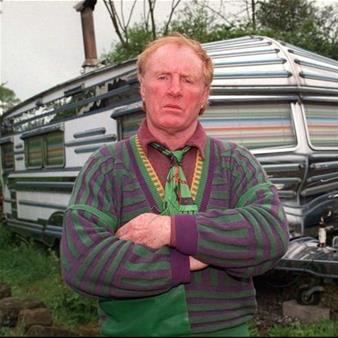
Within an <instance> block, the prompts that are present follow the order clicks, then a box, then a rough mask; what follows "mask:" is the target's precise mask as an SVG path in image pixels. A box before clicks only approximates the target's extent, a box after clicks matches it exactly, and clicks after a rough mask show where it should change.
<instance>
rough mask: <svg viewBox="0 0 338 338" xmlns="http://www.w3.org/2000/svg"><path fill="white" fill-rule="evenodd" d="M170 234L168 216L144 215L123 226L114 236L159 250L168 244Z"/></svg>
mask: <svg viewBox="0 0 338 338" xmlns="http://www.w3.org/2000/svg"><path fill="white" fill-rule="evenodd" d="M170 233H171V221H170V216H162V215H156V214H152V213H145V214H141V215H138V216H136V217H135V218H133V219H132V220H130V221H129V222H128V223H126V224H124V225H123V226H122V227H121V228H120V229H118V230H117V232H116V236H117V237H118V238H119V239H124V240H130V241H132V242H134V243H136V244H142V245H145V246H147V247H149V248H152V249H159V248H161V247H162V246H165V245H169V244H170Z"/></svg>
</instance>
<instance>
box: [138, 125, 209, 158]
mask: <svg viewBox="0 0 338 338" xmlns="http://www.w3.org/2000/svg"><path fill="white" fill-rule="evenodd" d="M137 136H138V138H139V141H140V143H141V145H142V148H143V150H144V152H145V154H146V155H147V154H148V146H149V145H150V143H153V142H158V140H157V139H156V138H155V137H154V136H153V134H152V133H151V132H150V131H149V129H148V126H147V122H146V120H144V121H143V122H142V123H141V125H140V128H139V129H138V131H137ZM206 139H207V135H206V133H205V131H204V129H203V127H202V125H201V123H200V122H198V124H197V128H196V130H195V132H194V134H193V135H192V136H191V138H190V139H189V140H188V142H187V144H186V145H189V146H191V147H196V148H197V149H198V150H199V151H200V154H201V156H202V157H203V158H204V147H205V142H206ZM164 145H165V146H166V144H164Z"/></svg>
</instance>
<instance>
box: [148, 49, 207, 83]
mask: <svg viewBox="0 0 338 338" xmlns="http://www.w3.org/2000/svg"><path fill="white" fill-rule="evenodd" d="M147 72H151V73H154V72H156V73H158V72H175V73H182V74H189V75H195V76H197V77H200V76H203V62H202V60H201V59H200V57H199V56H198V55H197V53H196V52H195V51H194V50H193V49H192V48H191V47H189V46H186V45H178V44H174V43H170V44H166V45H163V46H160V47H158V48H157V49H156V50H154V51H153V52H152V53H151V54H150V55H149V57H148V59H147V61H146V63H145V68H144V74H145V73H147Z"/></svg>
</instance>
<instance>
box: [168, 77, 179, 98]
mask: <svg viewBox="0 0 338 338" xmlns="http://www.w3.org/2000/svg"><path fill="white" fill-rule="evenodd" d="M181 92H182V86H181V79H180V77H179V76H176V75H174V76H173V77H172V78H171V81H170V85H169V93H170V94H171V95H175V96H176V95H180V94H181Z"/></svg>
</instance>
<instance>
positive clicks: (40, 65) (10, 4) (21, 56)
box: [0, 0, 338, 101]
mask: <svg viewBox="0 0 338 338" xmlns="http://www.w3.org/2000/svg"><path fill="white" fill-rule="evenodd" d="M157 1H158V7H157V12H156V19H157V18H161V17H163V18H164V17H166V16H167V14H168V8H169V7H170V3H171V0H157ZM227 1H229V4H234V3H236V0H227ZM78 2H79V1H76V0H74V1H73V0H40V1H33V0H0V6H1V7H0V11H1V14H0V47H1V53H0V67H1V69H0V70H1V72H0V83H1V84H5V85H6V87H7V88H10V89H12V90H13V91H14V92H15V94H16V96H17V97H18V98H19V99H20V100H21V101H23V100H26V99H28V98H29V97H31V96H34V95H36V94H39V93H40V92H42V91H44V90H46V89H48V88H50V87H52V86H55V85H58V84H60V83H63V82H65V81H68V80H70V79H72V78H74V77H77V76H79V75H80V74H81V70H82V67H81V66H82V63H83V61H84V49H83V40H82V28H81V17H80V13H79V12H77V11H76V10H75V9H74V5H75V4H77V3H78ZM119 2H120V1H117V3H119ZM215 2H216V1H215ZM321 2H323V3H325V4H330V3H332V2H335V3H338V0H321ZM124 3H126V4H127V6H128V0H124ZM129 3H131V0H129ZM142 3H143V1H141V0H140V1H139V5H142ZM125 9H126V13H127V11H128V8H125ZM137 13H140V10H139V11H138V12H137ZM126 15H127V14H126ZM140 15H141V14H138V15H135V16H134V19H135V21H140ZM94 25H95V36H96V47H97V54H98V56H100V55H101V54H102V53H105V52H108V51H109V50H110V49H111V47H112V44H113V43H114V42H115V43H116V42H117V38H116V35H115V33H114V29H113V27H112V23H111V21H110V18H109V15H108V12H107V9H106V8H105V6H104V3H103V0H98V1H97V4H96V6H95V10H94Z"/></svg>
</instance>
